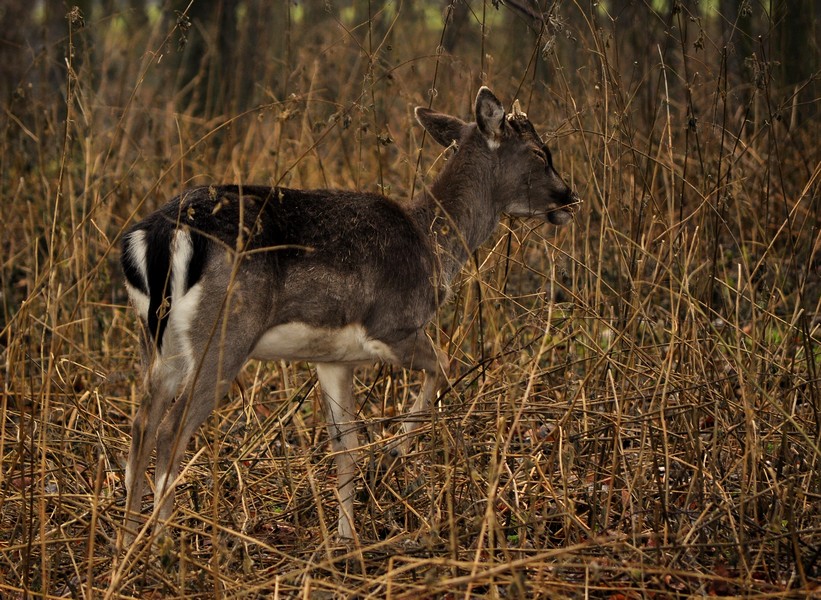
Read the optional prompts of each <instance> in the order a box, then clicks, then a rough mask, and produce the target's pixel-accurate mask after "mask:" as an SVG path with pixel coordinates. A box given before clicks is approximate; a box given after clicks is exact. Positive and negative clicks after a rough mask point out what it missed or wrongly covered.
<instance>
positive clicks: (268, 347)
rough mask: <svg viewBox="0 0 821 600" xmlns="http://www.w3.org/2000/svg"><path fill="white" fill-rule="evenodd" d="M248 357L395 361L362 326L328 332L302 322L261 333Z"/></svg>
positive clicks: (380, 343) (262, 358)
mask: <svg viewBox="0 0 821 600" xmlns="http://www.w3.org/2000/svg"><path fill="white" fill-rule="evenodd" d="M251 358H256V359H258V360H307V361H312V362H337V363H363V362H369V361H376V360H380V361H384V362H397V357H396V355H395V354H394V353H393V350H391V348H390V346H388V345H387V344H385V343H383V342H380V341H378V340H374V339H371V338H369V337H368V336H367V335H366V333H365V328H364V327H362V325H346V326H345V327H341V328H339V329H329V328H324V327H312V326H310V325H306V324H305V323H286V324H284V325H277V326H276V327H272V328H271V329H269V330H268V331H266V332H265V333H264V334H262V337H261V338H260V339H259V341H258V342H257V344H256V346H254V349H253V350H252V351H251Z"/></svg>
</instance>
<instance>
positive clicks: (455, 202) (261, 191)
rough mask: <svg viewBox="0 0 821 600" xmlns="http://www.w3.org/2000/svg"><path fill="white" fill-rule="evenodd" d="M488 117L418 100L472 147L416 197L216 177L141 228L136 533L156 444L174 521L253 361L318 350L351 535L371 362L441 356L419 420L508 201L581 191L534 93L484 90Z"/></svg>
mask: <svg viewBox="0 0 821 600" xmlns="http://www.w3.org/2000/svg"><path fill="white" fill-rule="evenodd" d="M475 117H476V122H475V123H465V122H464V121H461V120H460V119H458V118H455V117H452V116H448V115H445V114H442V113H438V112H435V111H433V110H430V109H427V108H421V107H420V108H417V109H416V118H417V119H418V120H419V122H420V123H421V124H422V126H423V127H424V128H425V129H426V130H427V132H428V133H429V134H430V135H431V136H432V137H433V139H434V140H436V141H437V142H438V143H439V144H441V145H443V146H446V147H447V146H451V145H454V147H455V148H456V151H455V153H454V154H453V156H452V157H451V158H450V159H449V160H448V161H447V163H446V164H445V166H444V168H443V169H442V171H441V173H440V174H439V176H438V178H437V179H436V180H435V181H434V183H433V185H432V186H431V187H430V188H429V189H425V190H423V191H421V192H420V193H419V194H418V195H417V196H416V198H414V199H413V201H412V202H409V203H406V204H401V203H399V202H397V201H394V200H391V199H390V198H386V197H384V196H380V195H376V194H369V193H363V192H353V191H337V190H292V189H285V188H271V187H258V186H235V185H220V186H209V187H199V188H194V189H190V190H188V191H185V192H183V193H182V194H181V195H179V196H177V197H176V198H174V199H173V200H172V201H171V202H170V203H169V204H167V205H166V206H164V207H163V208H161V209H160V210H158V211H157V212H155V213H153V214H152V215H150V216H149V217H148V218H146V219H145V220H143V221H141V222H140V223H137V224H136V225H134V226H133V227H132V228H131V229H130V230H129V231H128V232H127V233H126V234H125V237H124V239H123V252H122V259H121V260H122V267H123V270H124V272H125V276H126V280H127V283H126V285H127V288H128V294H129V296H130V298H131V301H132V303H133V305H134V307H135V308H136V309H137V311H138V312H139V315H140V319H141V321H142V323H143V325H144V328H143V329H144V331H145V334H146V335H145V352H146V359H147V360H146V363H147V368H146V373H145V395H144V399H143V400H142V403H141V405H140V407H139V410H138V411H137V415H136V417H135V419H134V423H133V425H132V431H131V433H132V441H131V450H130V453H129V456H128V463H127V466H126V472H125V484H126V490H127V501H126V513H125V514H126V539H130V537H131V535H133V531H134V528H135V527H136V526H137V525H138V524H139V516H138V515H139V512H140V507H141V502H142V496H143V489H144V484H145V473H146V469H147V467H148V459H149V455H150V454H151V450H152V448H154V447H155V446H156V448H157V466H156V474H155V481H156V487H155V495H154V511H155V512H156V513H157V514H156V515H155V516H156V517H157V524H158V525H159V526H161V524H162V523H163V522H164V521H166V520H167V519H168V518H169V516H170V515H171V512H172V509H173V503H174V498H173V489H174V485H175V478H176V477H177V472H178V469H179V465H180V461H181V460H182V458H183V455H184V452H185V448H186V446H187V445H188V442H189V440H190V438H191V436H192V435H193V434H194V432H195V431H196V429H197V428H198V427H199V426H200V425H201V424H202V423H203V421H205V419H206V418H207V417H208V415H209V414H210V413H211V411H212V410H213V409H214V408H215V406H217V404H218V403H219V401H220V400H221V399H222V398H223V397H224V396H225V394H226V393H227V392H228V389H229V387H230V385H231V382H232V380H233V379H234V378H235V377H236V376H237V373H238V372H239V370H240V368H241V367H242V366H243V364H244V363H245V362H246V361H247V360H248V359H249V358H254V359H260V360H273V359H284V360H297V361H310V362H312V363H314V364H315V365H316V373H317V377H318V379H319V383H320V385H321V388H322V394H323V398H324V408H325V417H326V420H327V426H328V432H329V435H330V440H331V444H332V447H333V450H334V453H335V462H336V469H337V478H338V491H339V497H340V499H341V503H340V507H339V521H338V535H339V537H340V538H342V539H351V538H353V536H354V506H353V497H354V487H355V477H356V473H357V469H356V460H355V449H356V448H357V447H358V445H359V444H358V441H357V431H358V429H359V424H358V422H357V411H356V406H355V404H354V398H353V391H352V386H353V370H354V366H355V365H357V364H361V363H370V362H374V361H384V362H387V363H390V364H393V365H396V366H399V367H403V368H407V369H415V370H420V371H424V380H423V383H422V388H421V392H420V393H419V396H418V397H417V399H416V401H415V402H414V404H413V407H412V408H411V410H410V414H409V415H408V417H410V415H412V414H414V413H420V412H421V411H423V410H425V408H426V407H427V406H428V405H429V403H430V402H431V400H432V399H433V398H434V396H435V394H436V393H437V391H438V390H439V389H440V388H441V387H442V385H443V384H444V383H446V377H447V370H448V360H447V358H446V357H445V355H444V353H443V352H442V351H441V350H439V349H438V348H437V347H435V346H434V345H433V343H432V342H431V340H430V338H429V337H428V336H427V335H426V333H425V326H426V324H427V323H428V322H429V321H430V320H431V319H432V318H433V316H434V315H435V313H436V310H437V307H438V306H439V304H440V303H441V302H442V301H444V299H445V297H446V296H447V293H448V290H449V286H450V282H451V281H452V280H453V279H454V277H455V276H456V275H457V274H458V273H459V271H460V269H461V268H462V266H463V265H464V263H465V262H466V260H467V259H468V257H469V256H470V255H471V253H472V252H473V251H474V250H475V249H476V248H478V247H479V245H480V244H482V243H483V242H484V241H485V240H486V239H487V238H488V237H489V236H490V234H491V233H492V232H493V230H494V228H495V227H496V226H497V225H498V223H499V220H500V218H501V215H502V214H508V215H512V216H520V217H540V218H543V219H546V220H547V221H550V222H551V223H553V224H555V225H562V224H565V223H567V222H568V221H569V220H570V219H571V210H572V205H573V204H574V203H575V202H576V196H575V195H574V194H573V193H572V192H571V190H570V188H569V187H568V186H567V185H566V184H565V182H564V181H563V180H562V178H561V177H560V176H559V175H558V174H557V173H556V171H555V170H554V168H553V163H552V159H551V155H550V151H549V150H548V149H547V147H546V146H545V144H543V143H542V141H541V139H540V138H539V135H538V134H537V133H536V130H535V129H534V128H533V125H532V124H531V122H530V121H529V120H528V118H527V115H525V114H524V113H523V112H521V110H520V109H519V105H518V102H516V103H514V105H513V110H512V112H511V113H510V114H507V115H506V114H505V111H504V108H503V106H502V104H501V103H500V102H499V100H498V99H497V98H496V97H495V96H494V95H493V93H492V92H491V91H490V90H489V89H487V88H485V87H482V88H481V89H480V90H479V93H478V95H477V96H476V103H475ZM175 399H176V402H175V401H174V400H175ZM417 416H418V415H417ZM417 424H418V421H417V420H416V419H413V418H407V419H406V420H405V421H404V422H403V430H404V433H405V435H404V437H403V438H402V442H401V443H397V444H396V445H395V446H394V447H393V450H392V452H394V453H400V452H403V451H404V450H405V449H406V448H405V446H406V444H407V440H408V437H409V436H408V435H407V434H410V433H411V432H412V431H413V430H414V429H415V428H416V427H417Z"/></svg>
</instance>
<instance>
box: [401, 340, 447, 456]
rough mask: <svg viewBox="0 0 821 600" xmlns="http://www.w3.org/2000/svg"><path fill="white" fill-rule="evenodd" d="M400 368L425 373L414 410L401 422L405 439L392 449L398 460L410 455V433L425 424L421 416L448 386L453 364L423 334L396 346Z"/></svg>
mask: <svg viewBox="0 0 821 600" xmlns="http://www.w3.org/2000/svg"><path fill="white" fill-rule="evenodd" d="M393 351H394V353H395V354H396V356H397V358H398V359H399V360H398V365H399V366H401V367H404V368H406V369H413V370H417V371H418V370H421V371H424V379H423V380H422V389H421V391H420V392H419V395H418V396H417V397H416V400H415V401H414V403H413V406H411V409H410V410H409V411H408V413H407V414H406V415H405V416H404V418H403V421H402V431H403V434H404V435H403V436H402V439H401V440H400V441H398V442H396V443H394V444H392V445H391V446H390V447H389V452H388V454H389V456H390V457H391V459H396V458H399V457H401V456H404V455H405V454H407V452H408V449H409V448H410V444H411V434H412V433H413V432H414V431H415V430H416V429H418V428H419V426H420V425H421V424H422V413H423V412H424V411H425V410H427V408H428V407H429V406H430V405H431V402H433V400H434V399H435V397H436V394H437V393H438V392H439V390H441V389H442V388H443V387H444V386H445V384H446V383H447V374H448V368H449V366H450V361H449V360H448V357H447V355H446V354H445V352H444V351H442V350H440V349H439V348H438V347H436V345H435V344H434V343H433V341H431V339H430V338H429V337H428V336H427V335H426V334H425V333H424V332H422V331H419V332H416V333H415V334H414V335H412V336H411V337H409V338H406V339H405V340H403V341H402V342H401V343H399V344H397V345H395V346H394V347H393Z"/></svg>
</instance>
